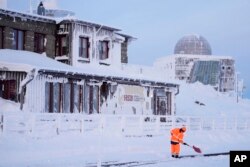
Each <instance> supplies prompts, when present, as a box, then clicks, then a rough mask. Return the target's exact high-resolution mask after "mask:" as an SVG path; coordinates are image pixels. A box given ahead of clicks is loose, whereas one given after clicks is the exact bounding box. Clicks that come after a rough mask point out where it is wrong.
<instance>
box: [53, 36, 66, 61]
mask: <svg viewBox="0 0 250 167" xmlns="http://www.w3.org/2000/svg"><path fill="white" fill-rule="evenodd" d="M63 39H65V42H66V48H67V51H65V54H64V51H63V45H62V42H63ZM67 44H68V42H67V36H66V35H58V36H57V38H56V45H55V46H56V52H55V54H56V56H59V57H60V56H64V55H67V54H68V46H67Z"/></svg>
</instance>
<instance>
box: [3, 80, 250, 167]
mask: <svg viewBox="0 0 250 167" xmlns="http://www.w3.org/2000/svg"><path fill="white" fill-rule="evenodd" d="M195 101H199V103H203V104H204V105H200V104H197V103H196V102H195ZM176 105H177V115H185V116H200V117H204V118H205V117H219V116H224V117H225V116H228V117H235V116H237V117H239V118H243V117H244V118H247V117H250V102H249V100H246V99H245V100H243V99H240V100H239V103H236V100H235V98H229V97H227V96H225V95H222V94H220V93H218V92H216V91H214V90H213V89H212V88H211V87H209V86H203V85H201V84H199V83H197V84H194V85H185V84H181V88H180V94H179V95H178V96H177V99H176ZM0 106H1V112H4V113H5V114H6V113H15V112H19V113H20V112H23V111H19V105H17V104H15V103H13V102H10V101H6V100H3V99H1V98H0ZM117 128H119V127H117ZM249 131H250V130H249V129H244V130H236V129H231V130H219V129H218V130H188V131H187V132H186V134H185V138H184V139H185V142H187V143H189V144H190V145H195V146H197V147H199V148H201V150H202V152H203V153H204V154H205V153H217V152H229V151H230V150H250V140H249V138H250V133H249ZM38 134H39V131H36V132H35V133H1V132H0V157H1V158H0V159H1V160H0V167H6V166H8V167H16V166H18V167H44V166H46V167H50V166H51V167H52V166H53V167H84V166H101V165H102V166H105V165H106V166H108V165H107V164H108V163H111V164H117V163H120V164H123V163H124V165H123V166H136V164H137V165H140V164H142V163H144V166H157V167H161V166H164V167H165V166H168V167H171V166H173V167H183V166H187V167H194V166H203V167H211V166H220V167H228V166H229V155H221V156H214V157H196V158H183V159H172V158H170V141H169V139H170V136H169V133H168V132H166V133H164V134H161V135H153V136H151V135H143V134H142V133H139V132H138V135H124V134H123V133H115V132H110V131H109V132H108V133H107V131H103V130H99V131H96V132H95V133H91V132H83V133H79V132H77V133H72V132H68V133H61V134H60V135H56V134H54V135H45V136H43V135H41V134H40V135H38ZM181 154H182V155H189V154H198V153H196V152H194V150H193V149H192V148H190V147H187V146H182V150H181ZM113 166H114V165H113Z"/></svg>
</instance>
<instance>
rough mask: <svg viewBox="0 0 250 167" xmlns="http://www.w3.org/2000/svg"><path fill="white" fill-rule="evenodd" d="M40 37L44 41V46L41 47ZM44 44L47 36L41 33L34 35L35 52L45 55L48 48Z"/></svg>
mask: <svg viewBox="0 0 250 167" xmlns="http://www.w3.org/2000/svg"><path fill="white" fill-rule="evenodd" d="M40 37H43V41H42V45H40V42H39V41H40ZM44 42H45V34H41V33H37V32H35V33H34V52H36V53H43V52H45V51H46V47H45V46H44ZM40 46H42V48H40Z"/></svg>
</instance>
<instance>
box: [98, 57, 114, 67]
mask: <svg viewBox="0 0 250 167" xmlns="http://www.w3.org/2000/svg"><path fill="white" fill-rule="evenodd" d="M99 64H102V65H110V64H111V60H110V58H108V59H104V60H99Z"/></svg>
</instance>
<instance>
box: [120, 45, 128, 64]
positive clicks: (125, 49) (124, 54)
mask: <svg viewBox="0 0 250 167" xmlns="http://www.w3.org/2000/svg"><path fill="white" fill-rule="evenodd" d="M121 63H125V64H126V63H128V42H127V41H124V42H123V43H122V44H121Z"/></svg>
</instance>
